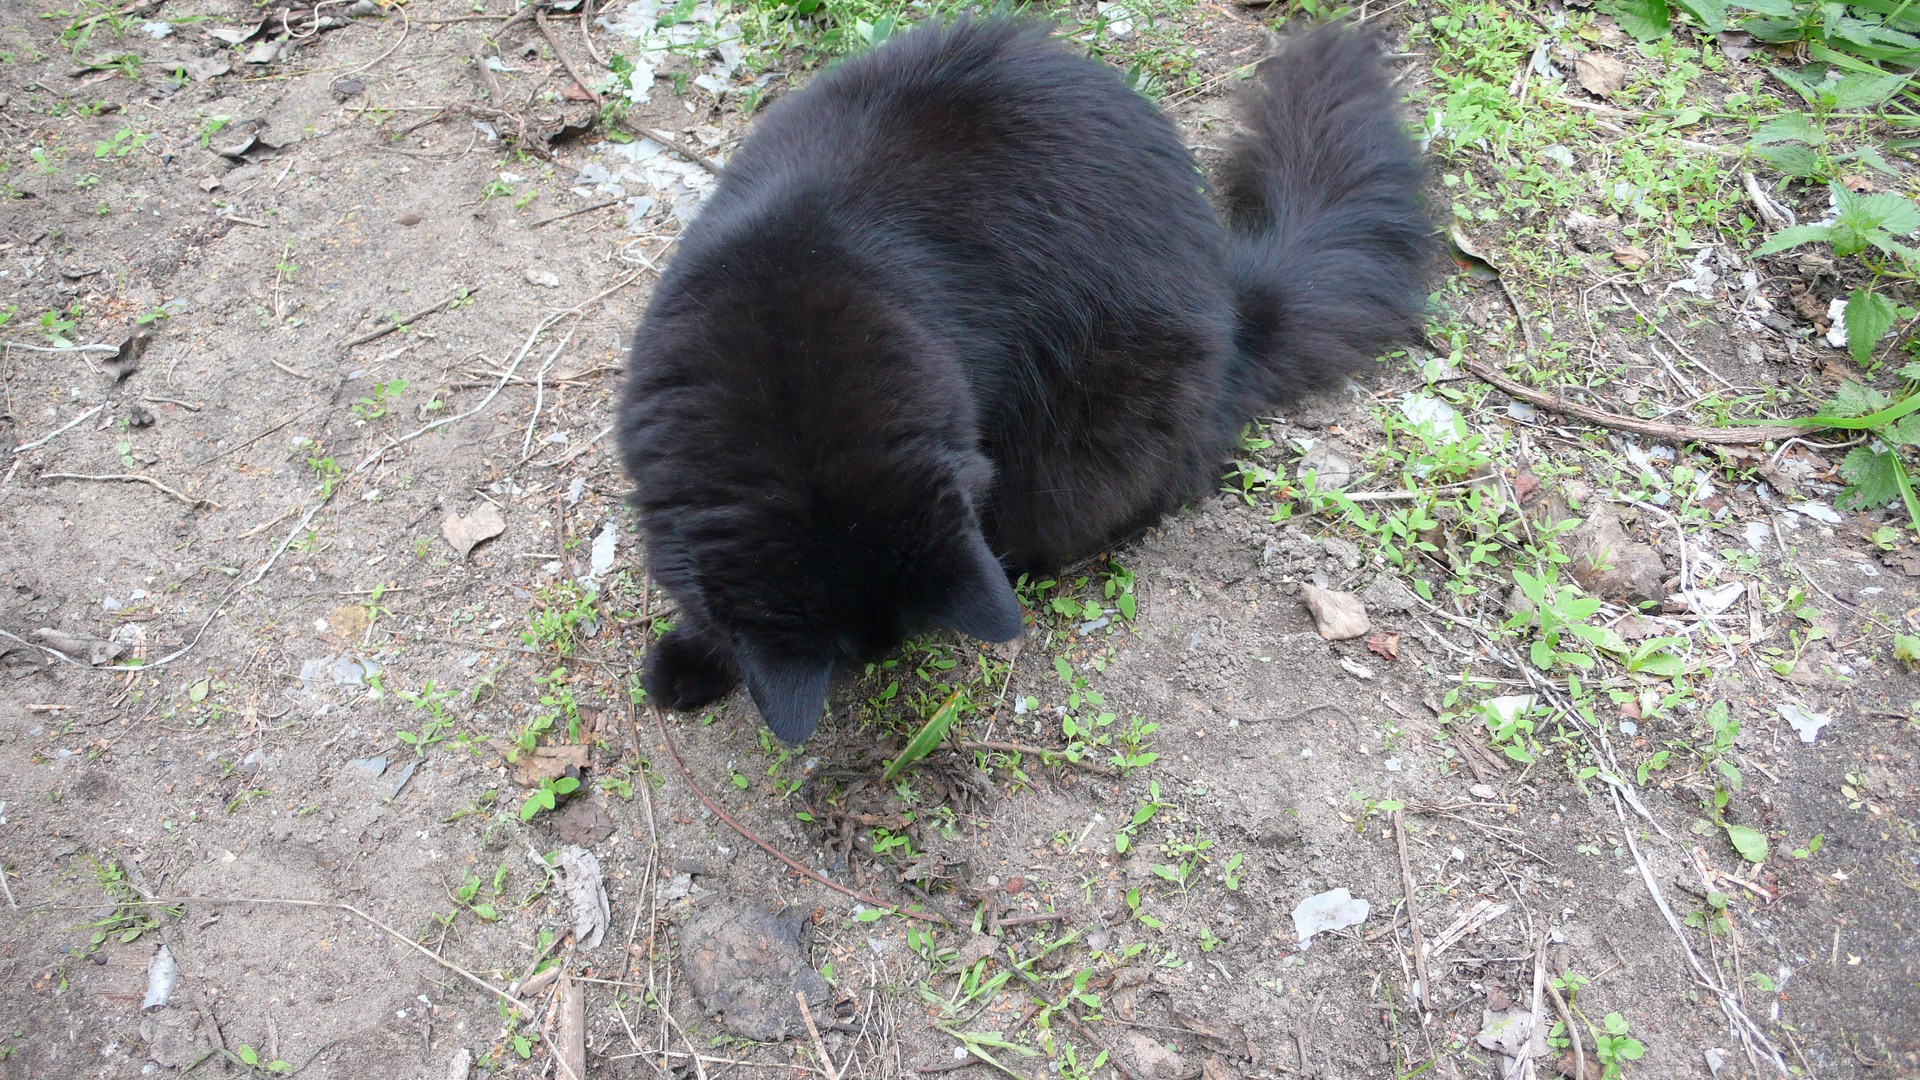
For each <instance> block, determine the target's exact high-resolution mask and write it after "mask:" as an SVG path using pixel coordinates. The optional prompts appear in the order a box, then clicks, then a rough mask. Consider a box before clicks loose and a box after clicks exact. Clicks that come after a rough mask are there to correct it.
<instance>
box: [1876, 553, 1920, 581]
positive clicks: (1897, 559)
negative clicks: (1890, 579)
mask: <svg viewBox="0 0 1920 1080" xmlns="http://www.w3.org/2000/svg"><path fill="white" fill-rule="evenodd" d="M1880 563H1881V565H1883V566H1885V567H1886V568H1887V569H1889V570H1898V571H1900V572H1901V573H1903V574H1905V575H1907V576H1908V577H1920V547H1910V548H1908V549H1906V550H1905V551H1889V552H1887V553H1886V554H1884V555H1882V556H1880Z"/></svg>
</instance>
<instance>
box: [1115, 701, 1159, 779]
mask: <svg viewBox="0 0 1920 1080" xmlns="http://www.w3.org/2000/svg"><path fill="white" fill-rule="evenodd" d="M1159 730H1160V725H1159V724H1157V723H1154V722H1152V721H1149V720H1146V719H1144V718H1142V717H1139V716H1133V717H1129V718H1128V720H1127V729H1126V730H1125V731H1119V730H1116V731H1115V732H1114V736H1113V741H1114V743H1115V744H1116V748H1115V750H1114V752H1113V766H1114V768H1116V769H1119V770H1120V774H1121V775H1122V776H1124V775H1126V774H1127V773H1130V772H1132V771H1133V770H1135V769H1143V768H1146V767H1147V766H1148V765H1151V764H1153V763H1154V762H1156V761H1159V760H1160V755H1159V754H1158V753H1155V752H1153V751H1150V750H1148V749H1147V748H1146V747H1147V738H1148V737H1149V736H1151V735H1152V734H1153V733H1154V732H1156V731H1159Z"/></svg>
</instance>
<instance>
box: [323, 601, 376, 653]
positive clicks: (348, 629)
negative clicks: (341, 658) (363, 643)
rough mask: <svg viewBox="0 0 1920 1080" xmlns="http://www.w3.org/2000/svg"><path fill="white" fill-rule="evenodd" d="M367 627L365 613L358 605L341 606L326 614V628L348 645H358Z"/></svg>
mask: <svg viewBox="0 0 1920 1080" xmlns="http://www.w3.org/2000/svg"><path fill="white" fill-rule="evenodd" d="M367 626H368V620H367V611H366V609H365V608H363V607H361V606H359V605H358V604H341V605H340V606H339V607H337V608H334V609H333V610H332V611H329V612H327V628H328V629H329V630H332V631H333V632H334V634H336V635H338V636H339V637H340V639H341V640H342V641H344V642H346V643H347V644H348V645H353V644H356V643H358V642H359V640H360V635H362V634H364V633H366V632H367Z"/></svg>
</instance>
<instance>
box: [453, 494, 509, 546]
mask: <svg viewBox="0 0 1920 1080" xmlns="http://www.w3.org/2000/svg"><path fill="white" fill-rule="evenodd" d="M506 531H507V519H506V518H504V517H502V516H501V515H500V508H499V507H497V506H495V505H493V504H492V503H481V504H480V506H479V508H478V509H476V510H474V512H473V513H471V514H468V515H467V516H466V517H461V516H460V515H458V514H453V513H449V514H448V515H447V517H446V520H444V521H442V522H441V523H440V535H441V536H443V537H445V538H446V541H447V543H448V544H451V545H452V546H453V550H455V551H457V552H459V553H460V558H461V559H463V560H464V559H465V558H466V557H467V553H468V552H470V551H472V550H473V547H474V545H475V544H478V543H479V542H480V541H482V540H491V539H493V538H494V537H496V536H499V535H500V534H501V533H503V532H506Z"/></svg>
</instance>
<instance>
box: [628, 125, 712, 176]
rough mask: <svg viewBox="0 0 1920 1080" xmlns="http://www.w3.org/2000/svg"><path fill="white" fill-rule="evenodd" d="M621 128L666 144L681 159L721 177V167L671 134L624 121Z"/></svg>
mask: <svg viewBox="0 0 1920 1080" xmlns="http://www.w3.org/2000/svg"><path fill="white" fill-rule="evenodd" d="M621 126H622V127H625V128H626V129H627V130H628V131H631V132H633V133H634V134H635V135H640V136H644V137H646V138H649V139H652V140H653V141H654V142H657V143H664V144H666V147H667V149H669V150H672V151H673V152H674V153H676V154H679V155H680V156H681V157H683V158H686V159H687V160H688V161H691V162H693V163H694V164H695V165H698V166H700V167H701V168H703V169H705V170H707V171H708V172H710V173H712V174H713V175H715V176H719V175H720V166H718V165H716V164H714V163H713V162H712V161H710V160H708V159H707V158H705V157H703V156H701V154H700V153H699V152H698V151H696V150H694V148H693V147H691V146H688V145H687V144H686V143H684V142H682V141H681V140H679V139H678V138H675V137H674V135H673V134H672V133H671V132H666V131H661V130H660V129H659V128H637V127H633V126H631V125H629V124H627V123H626V121H624V120H623V121H621Z"/></svg>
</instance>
